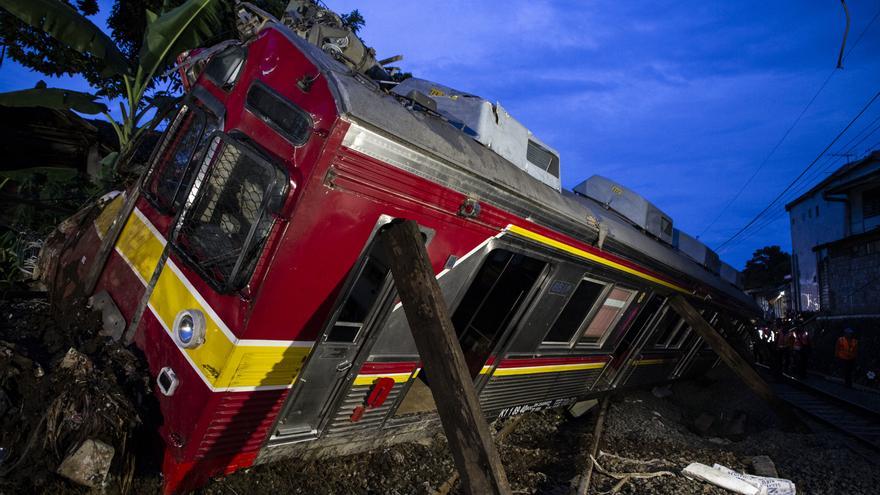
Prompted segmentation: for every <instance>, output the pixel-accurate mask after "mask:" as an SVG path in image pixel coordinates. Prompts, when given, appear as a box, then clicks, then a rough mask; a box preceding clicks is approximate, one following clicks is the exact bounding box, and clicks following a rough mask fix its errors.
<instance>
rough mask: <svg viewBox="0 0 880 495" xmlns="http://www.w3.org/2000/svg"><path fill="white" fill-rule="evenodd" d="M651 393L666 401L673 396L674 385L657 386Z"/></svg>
mask: <svg viewBox="0 0 880 495" xmlns="http://www.w3.org/2000/svg"><path fill="white" fill-rule="evenodd" d="M651 393H652V394H654V397H656V398H658V399H665V398H667V397H671V396H672V385H664V386H657V387H654V388H652V389H651Z"/></svg>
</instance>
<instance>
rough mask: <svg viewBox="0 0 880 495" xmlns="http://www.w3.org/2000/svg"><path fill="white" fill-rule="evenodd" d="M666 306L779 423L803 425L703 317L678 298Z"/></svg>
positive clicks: (677, 296) (673, 298)
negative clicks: (776, 417) (764, 404)
mask: <svg viewBox="0 0 880 495" xmlns="http://www.w3.org/2000/svg"><path fill="white" fill-rule="evenodd" d="M669 305H670V306H671V307H672V309H674V310H675V312H676V313H678V314H679V316H681V317H682V318H684V320H685V321H686V322H687V324H688V325H690V326H691V328H693V329H694V331H696V332H697V334H699V336H700V337H702V338H703V340H705V341H706V342H707V343H708V344H709V345H710V346H712V350H713V351H715V353H716V354H718V356H719V357H721V360H722V361H724V364H726V365H727V366H728V367H730V369H731V370H733V372H734V373H736V374H737V375H738V376H739V377H740V379H742V381H743V383H745V384H746V386H748V387H749V388H750V389H752V391H753V392H754V393H755V394H756V395H757V396H758V397H760V398H761V399H763V400H764V401H766V402H767V403H768V404H769V405H770V407H772V408H773V409H774V410H775V411H776V413H777V414H779V415H780V416H781V417H782V419H784V420H786V421H788V422H790V423H793V424H795V425H801V424H803V423H802V422H801V420H800V418H798V417H797V416H796V415H795V414H794V413H793V412H792V410H791V409H790V408H789V406H788V404H786V403H785V402H783V401H782V400H781V399H780V398H779V397H777V396H776V394H775V393H773V390H772V389H771V388H770V386H769V385H767V382H765V381H764V379H763V378H761V375H759V374H758V372H757V371H755V369H754V368H752V366H751V365H750V364H749V363H748V362H746V360H745V359H743V357H742V356H740V354H739V353H738V352H737V351H736V349H734V348H733V346H732V345H731V344H730V343H729V342H727V340H725V339H724V337H722V336H721V334H719V333H718V332H717V331H716V330H715V329H714V328H712V325H710V324H709V323H708V322H707V321H706V320H705V319H703V315H701V314H700V312H699V311H697V310H696V309H694V307H693V306H691V304H690V303H689V302H687V300H686V299H685V298H684V297H682V296H681V295H675V296H672V297H671V298H670V299H669Z"/></svg>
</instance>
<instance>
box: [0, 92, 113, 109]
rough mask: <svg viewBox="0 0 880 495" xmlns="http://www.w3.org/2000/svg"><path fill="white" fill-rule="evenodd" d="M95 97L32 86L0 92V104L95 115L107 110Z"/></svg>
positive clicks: (87, 94)
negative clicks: (30, 87)
mask: <svg viewBox="0 0 880 495" xmlns="http://www.w3.org/2000/svg"><path fill="white" fill-rule="evenodd" d="M97 99H98V97H97V96H95V95H91V94H89V93H81V92H79V91H71V90H69V89H61V88H32V89H23V90H20V91H10V92H8V93H0V106H4V107H45V108H52V109H55V110H75V111H77V112H80V113H85V114H89V115H96V114H99V113H103V112H106V111H107V106H106V105H104V104H103V103H101V102H99V101H96V100H97Z"/></svg>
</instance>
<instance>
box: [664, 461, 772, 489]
mask: <svg viewBox="0 0 880 495" xmlns="http://www.w3.org/2000/svg"><path fill="white" fill-rule="evenodd" d="M681 474H683V475H685V476H687V477H688V478H696V479H698V480H703V481H707V482H709V483H712V484H713V485H717V486H720V487H721V488H724V489H725V490H730V491H732V492H734V493H740V494H742V495H768V494H767V489H766V488H762V487H758V486H756V485H753V484H752V483H750V482H748V481H745V480H742V479H740V478H738V477H736V476H731V475H730V474H729V473H726V472H724V471H722V470H720V469H715V468H714V467H709V466H707V465H705V464H700V463H699V462H694V463H691V464H688V466H687V467H686V468H684V469H682V470H681Z"/></svg>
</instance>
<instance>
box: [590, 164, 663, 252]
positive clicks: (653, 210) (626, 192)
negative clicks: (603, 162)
mask: <svg viewBox="0 0 880 495" xmlns="http://www.w3.org/2000/svg"><path fill="white" fill-rule="evenodd" d="M573 191H574V192H575V193H576V194H580V195H581V196H584V197H587V198H590V199H593V200H595V201H598V202H599V203H600V204H602V205H603V206H604V207H606V208H608V209H610V210H614V211H616V212H617V213H619V214H621V215H623V216H624V217H626V219H627V220H629V221H630V222H632V223H634V224H636V225H637V226H639V227H641V228H642V229H643V230H644V231H645V232H648V233H649V234H651V235H653V236H654V237H656V238H658V239H660V240H661V241H663V242H665V243H666V244H672V217H670V216H669V215H667V214H665V213H663V212H662V211H661V210H660V209H659V208H657V207H656V206H654V205H653V204H652V203H651V202H649V201H648V200H647V199H645V198H643V197H642V196H639V195H638V194H637V193H635V192H633V191H632V190H630V189H627V188H626V187H624V186H622V185H620V184H618V183H617V182H614V181H612V180H611V179H606V178H605V177H602V176H600V175H594V176H592V177H590V178H589V179H587V180H585V181H583V182H581V183H580V184H578V185H577V186H575V187H574V189H573Z"/></svg>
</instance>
